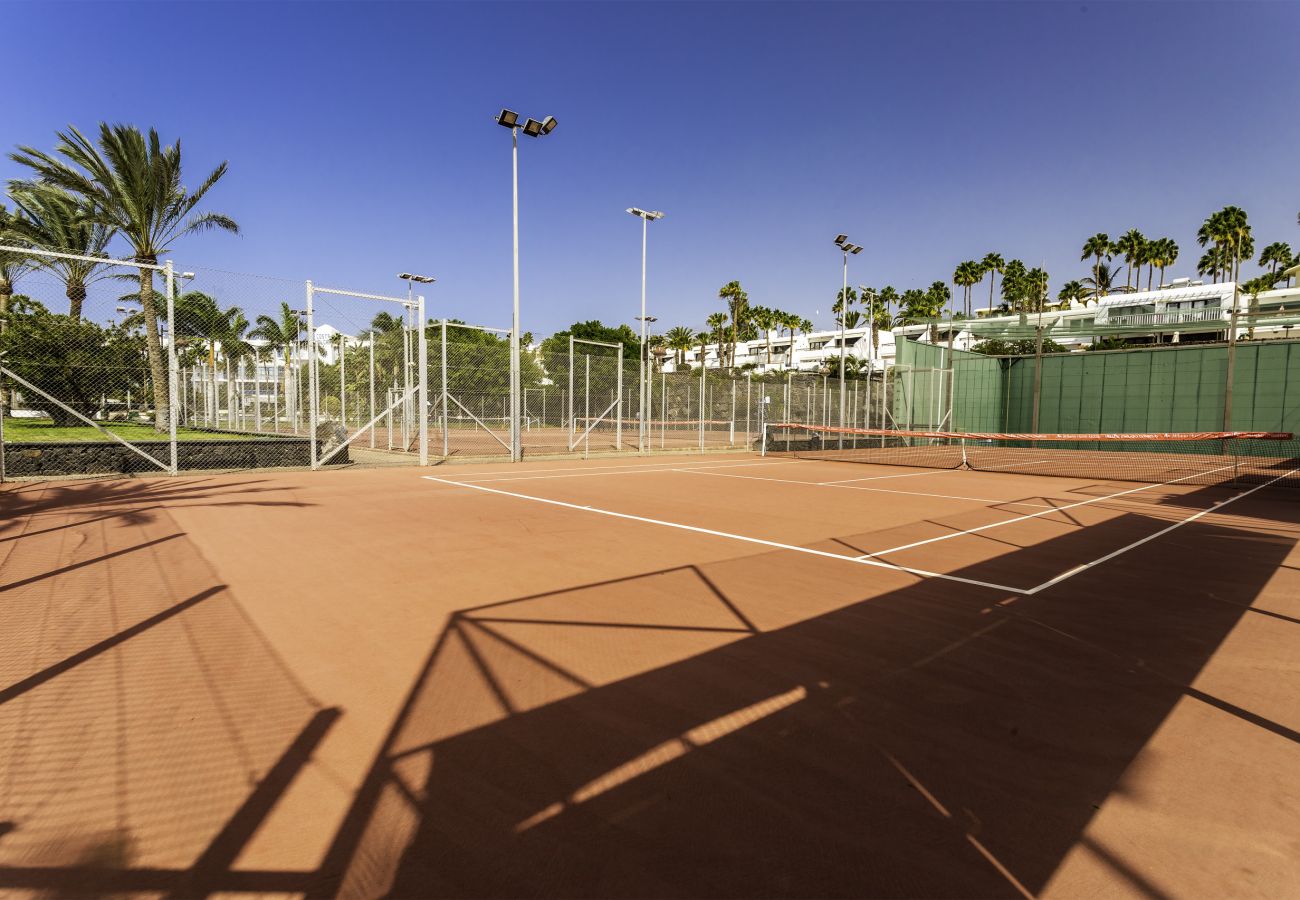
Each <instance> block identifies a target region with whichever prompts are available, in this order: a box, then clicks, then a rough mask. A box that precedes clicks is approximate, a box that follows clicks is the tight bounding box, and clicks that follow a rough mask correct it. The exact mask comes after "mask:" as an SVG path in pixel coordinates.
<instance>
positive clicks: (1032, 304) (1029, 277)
mask: <svg viewBox="0 0 1300 900" xmlns="http://www.w3.org/2000/svg"><path fill="white" fill-rule="evenodd" d="M1047 290H1048V288H1047V272H1046V271H1045V270H1043V269H1039V268H1033V269H1030V270H1029V271H1028V272H1026V273H1025V275H1024V279H1023V281H1022V282H1021V299H1020V305H1021V310H1022V311H1026V312H1042V311H1043V307H1044V306H1045V305H1046V304H1047Z"/></svg>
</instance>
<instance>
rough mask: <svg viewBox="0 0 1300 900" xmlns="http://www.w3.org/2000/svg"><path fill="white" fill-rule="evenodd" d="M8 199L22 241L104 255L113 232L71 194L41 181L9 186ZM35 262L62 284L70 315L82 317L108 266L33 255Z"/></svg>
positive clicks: (12, 227) (15, 232) (13, 227)
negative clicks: (90, 288) (91, 287)
mask: <svg viewBox="0 0 1300 900" xmlns="http://www.w3.org/2000/svg"><path fill="white" fill-rule="evenodd" d="M9 196H10V197H11V198H12V199H13V201H14V211H15V213H16V215H14V217H13V220H12V222H11V223H10V232H11V233H12V234H13V235H14V236H15V237H17V238H18V239H20V240H22V241H24V242H26V243H29V244H32V245H34V246H38V247H46V248H49V249H52V250H62V251H64V252H65V253H75V254H77V255H80V256H103V255H104V248H105V247H106V246H108V242H109V240H111V239H112V237H113V229H112V228H111V227H109V226H107V225H103V224H100V223H98V222H95V221H93V220H91V219H88V218H87V217H86V212H85V211H84V210H83V209H82V208H81V206H80V204H79V203H78V202H77V199H76V198H75V197H73V196H72V195H71V194H69V193H68V192H67V191H64V190H61V189H59V188H57V187H54V186H53V185H48V184H41V183H40V182H31V181H28V182H23V181H15V182H12V183H11V184H10V185H9ZM32 262H33V265H35V266H37V267H39V268H42V269H45V270H47V271H49V272H51V273H53V274H54V276H55V277H56V278H58V279H59V280H60V281H61V282H63V287H64V293H65V295H66V296H67V298H68V315H70V316H72V318H74V319H80V318H81V306H82V304H83V303H84V302H85V300H86V286H87V285H88V284H90V282H92V281H94V280H96V278H97V277H99V276H100V275H102V273H103V269H104V265H103V264H102V263H95V262H87V261H86V260H81V259H61V258H59V257H55V256H34V257H33V258H32Z"/></svg>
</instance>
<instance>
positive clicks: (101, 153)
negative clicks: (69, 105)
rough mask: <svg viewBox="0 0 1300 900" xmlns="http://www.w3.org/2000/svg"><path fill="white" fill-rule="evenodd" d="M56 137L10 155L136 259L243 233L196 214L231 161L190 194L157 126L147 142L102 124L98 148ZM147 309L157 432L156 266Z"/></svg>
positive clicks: (148, 277) (143, 279) (164, 406)
mask: <svg viewBox="0 0 1300 900" xmlns="http://www.w3.org/2000/svg"><path fill="white" fill-rule="evenodd" d="M57 137H58V139H59V144H58V146H57V147H56V148H55V150H54V153H53V154H51V153H45V152H43V151H40V150H37V149H35V148H34V147H27V146H20V147H19V148H18V152H16V153H13V154H11V157H10V158H11V159H13V160H14V161H15V162H17V163H20V164H22V165H25V166H27V167H29V168H31V169H32V170H33V171H34V172H35V173H36V174H37V176H38V177H39V178H40V179H41V180H42V181H45V182H47V183H49V184H51V185H54V186H56V187H59V188H62V189H63V190H65V191H69V192H71V193H73V194H75V195H77V196H78V198H79V200H80V202H81V204H82V205H83V206H84V208H85V210H86V212H87V214H88V216H89V217H90V218H93V219H94V221H96V222H97V223H99V224H100V225H102V226H104V227H106V228H110V229H113V230H115V231H117V232H118V233H119V234H120V235H121V236H122V237H123V238H125V239H126V240H127V242H128V243H130V245H131V249H132V250H133V251H134V255H135V260H136V262H139V263H145V264H148V265H157V263H158V257H159V256H160V255H161V254H163V253H166V252H167V250H168V249H169V248H170V246H171V243H172V242H173V241H175V240H177V239H178V238H181V237H184V236H186V235H189V234H195V233H198V232H202V231H211V230H214V229H219V230H224V231H229V232H234V233H238V231H239V226H238V225H236V224H235V221H234V220H233V219H231V218H230V217H229V216H224V215H221V214H220V213H215V212H196V210H197V209H198V206H199V204H200V203H201V202H202V201H203V198H204V197H205V196H206V195H207V193H208V191H210V190H211V189H212V187H213V185H215V184H216V183H217V182H218V181H220V180H221V178H222V176H223V175H225V174H226V164H225V163H224V162H223V163H221V165H219V166H217V167H216V168H215V169H213V170H212V171H211V172H210V173H209V174H208V176H207V177H206V178H204V179H203V181H202V182H200V184H199V186H198V187H197V188H195V189H194V190H193V191H192V192H191V191H187V190H186V189H185V187H184V186H183V185H182V184H181V142H180V141H179V140H178V141H177V142H176V143H175V144H171V145H168V146H163V144H162V141H161V140H159V138H158V132H157V131H155V130H154V129H152V128H151V129H149V137H148V140H147V141H146V139H145V136H144V135H143V134H141V133H140V130H139V129H137V128H135V127H133V126H130V125H112V126H110V125H109V124H108V123H106V122H105V123H101V124H100V126H99V140H98V146H96V144H95V143H94V142H92V141H91V140H90V139H89V138H88V137H86V136H85V135H84V134H82V133H81V132H80V131H78V130H77V129H76V128H69V129H68V131H66V132H58V134H57ZM140 304H141V306H142V307H143V311H144V326H145V341H146V345H147V347H148V352H149V367H150V370H151V374H152V376H153V395H154V398H153V399H154V428H155V429H157V430H158V431H162V430H164V429H165V428H166V427H167V422H168V418H169V412H168V399H167V367H166V365H165V363H164V360H163V352H162V343H161V341H160V340H159V337H158V311H157V309H156V306H155V304H154V293H153V272H152V270H150V269H141V270H140Z"/></svg>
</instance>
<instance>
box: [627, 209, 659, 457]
mask: <svg viewBox="0 0 1300 900" xmlns="http://www.w3.org/2000/svg"><path fill="white" fill-rule="evenodd" d="M628 212H629V213H630V214H631V215H634V216H637V217H638V218H639V219H640V220H641V315H640V316H638V317H637V318H638V319H639V320H640V322H641V352H640V353H639V354H637V355H638V356H639V357H640V370H639V372H638V374H637V381H636V386H637V407H638V408H639V409H640V415H639V416H638V418H639V419H640V420H641V421H640V422H639V423H638V427H639V430H640V433H639V439H638V442H637V449H638V450H640V451H641V452H642V453H645V452H646V369H647V368H648V367H647V365H646V363H647V360H646V346H645V340H646V335H645V326H646V322H647V321H651V322H653V321H655V319H654V318H652V317H651V318H648V319H647V316H646V314H645V251H646V232H647V231H649V229H650V223H651V222H653V221H656V220H657V219H662V218H663V217H664V214H663V213H662V212H659V211H658V210H645V209H637V208H636V207H635V206H633V207H629V208H628Z"/></svg>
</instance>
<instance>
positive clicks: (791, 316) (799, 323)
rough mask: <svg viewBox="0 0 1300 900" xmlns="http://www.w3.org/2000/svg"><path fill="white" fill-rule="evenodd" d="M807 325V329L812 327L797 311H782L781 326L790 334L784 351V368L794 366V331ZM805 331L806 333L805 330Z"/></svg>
mask: <svg viewBox="0 0 1300 900" xmlns="http://www.w3.org/2000/svg"><path fill="white" fill-rule="evenodd" d="M805 324H807V325H808V330H811V329H812V325H811V323H809V322H808V320H807V319H805V318H803V317H802V316H800V315H799V314H798V313H784V314H783V315H782V317H781V327H782V328H784V329H785V330H786V331H787V332H789V334H790V349H789V350H787V351H786V354H785V358H786V368H791V369H792V368H794V367H795V365H794V333H795V332H796V331H799V330H800V329H802V328H803V327H804V325H805ZM805 333H807V332H806V331H805Z"/></svg>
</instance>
